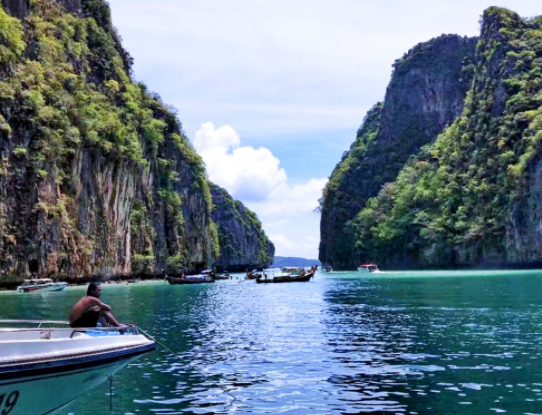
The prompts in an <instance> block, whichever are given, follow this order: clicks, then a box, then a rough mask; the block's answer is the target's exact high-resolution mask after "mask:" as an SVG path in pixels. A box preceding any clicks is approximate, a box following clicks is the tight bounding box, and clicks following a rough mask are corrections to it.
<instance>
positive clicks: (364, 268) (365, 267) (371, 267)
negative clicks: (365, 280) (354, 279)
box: [358, 264, 378, 272]
mask: <svg viewBox="0 0 542 415" xmlns="http://www.w3.org/2000/svg"><path fill="white" fill-rule="evenodd" d="M358 271H361V272H375V271H378V266H377V265H376V264H361V265H360V266H359V267H358Z"/></svg>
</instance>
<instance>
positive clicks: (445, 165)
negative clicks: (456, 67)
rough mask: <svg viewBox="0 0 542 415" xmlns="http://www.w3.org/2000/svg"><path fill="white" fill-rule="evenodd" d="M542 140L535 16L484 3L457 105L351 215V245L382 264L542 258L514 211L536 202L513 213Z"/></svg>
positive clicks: (539, 22) (541, 49) (541, 37)
mask: <svg viewBox="0 0 542 415" xmlns="http://www.w3.org/2000/svg"><path fill="white" fill-rule="evenodd" d="M541 141H542V18H535V19H530V20H524V19H521V18H520V17H519V16H518V15H517V14H515V13H513V12H511V11H508V10H505V9H501V8H496V7H492V8H489V9H488V10H486V11H485V13H484V18H483V25H482V34H481V38H480V40H479V41H478V44H477V47H476V61H475V68H474V79H473V82H472V84H471V87H470V89H469V91H468V94H467V96H466V99H465V108H464V111H463V113H462V114H461V116H460V117H458V118H457V119H456V120H455V122H454V123H453V124H452V125H451V126H450V127H448V128H447V129H446V130H445V131H444V132H443V133H442V134H441V135H440V136H439V137H438V139H437V140H436V142H435V143H434V144H432V145H428V146H427V147H425V148H424V149H423V151H421V152H420V153H419V154H418V155H417V156H416V157H413V158H412V159H411V160H410V161H409V163H408V164H407V166H406V167H405V168H404V169H403V170H402V171H401V173H400V174H399V176H398V178H397V180H396V181H395V182H393V183H389V184H387V185H386V186H385V187H384V188H383V189H382V190H381V191H380V193H379V195H378V197H376V198H373V199H371V200H370V201H369V202H368V203H367V204H366V207H365V208H364V209H363V210H362V211H361V212H360V213H359V214H358V216H357V218H356V221H355V222H356V229H357V239H358V248H359V250H360V251H361V252H364V253H366V254H367V255H369V256H371V257H372V258H377V259H378V260H379V261H380V262H381V263H383V264H384V263H387V264H390V265H391V264H395V265H396V264H400V263H403V264H409V265H418V266H457V265H474V264H479V263H486V264H488V263H489V264H491V263H494V264H505V263H520V262H526V261H527V262H540V261H541V260H542V256H540V249H534V250H533V249H532V248H531V251H530V252H529V253H526V252H521V249H518V248H519V247H518V244H520V242H521V241H518V239H521V238H523V237H525V234H526V233H529V230H527V229H522V228H520V229H517V223H516V222H517V221H516V220H514V216H520V217H525V216H527V217H528V216H532V211H530V210H529V209H537V207H536V206H526V209H527V210H526V211H524V212H522V213H518V212H517V210H518V209H521V206H522V201H524V200H525V199H526V198H528V197H529V196H530V193H531V190H532V189H531V187H532V186H531V185H532V182H533V180H536V176H538V175H539V172H538V170H539V163H540V154H541V151H540V150H541ZM524 210H525V209H524ZM523 222H524V223H523V226H526V224H525V220H523ZM531 225H532V226H533V230H534V228H536V225H537V223H532V224H531ZM527 226H528V225H527ZM522 235H523V236H522ZM538 246H540V243H539V242H538ZM533 251H534V252H533Z"/></svg>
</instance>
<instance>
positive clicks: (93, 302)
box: [89, 297, 112, 311]
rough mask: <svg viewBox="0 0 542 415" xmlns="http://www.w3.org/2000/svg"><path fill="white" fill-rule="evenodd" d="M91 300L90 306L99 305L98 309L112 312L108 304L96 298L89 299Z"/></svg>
mask: <svg viewBox="0 0 542 415" xmlns="http://www.w3.org/2000/svg"><path fill="white" fill-rule="evenodd" d="M89 299H90V301H89V304H90V305H97V306H98V307H100V310H103V311H111V310H112V308H111V307H110V306H108V305H107V304H106V303H103V302H101V301H100V300H98V299H97V298H96V297H89Z"/></svg>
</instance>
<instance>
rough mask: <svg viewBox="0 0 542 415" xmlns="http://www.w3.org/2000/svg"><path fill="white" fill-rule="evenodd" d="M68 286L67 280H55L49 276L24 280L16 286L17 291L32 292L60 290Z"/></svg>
mask: <svg viewBox="0 0 542 415" xmlns="http://www.w3.org/2000/svg"><path fill="white" fill-rule="evenodd" d="M67 286H68V283H67V282H55V281H53V280H52V279H50V278H37V279H36V278H35V279H32V280H24V282H23V283H22V284H21V285H20V286H19V287H17V292H20V293H34V292H40V293H45V292H51V291H62V290H63V289H64V288H66V287H67Z"/></svg>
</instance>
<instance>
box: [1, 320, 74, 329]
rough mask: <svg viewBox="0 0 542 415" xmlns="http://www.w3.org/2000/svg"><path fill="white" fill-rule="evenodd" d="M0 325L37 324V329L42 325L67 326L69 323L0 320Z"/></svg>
mask: <svg viewBox="0 0 542 415" xmlns="http://www.w3.org/2000/svg"><path fill="white" fill-rule="evenodd" d="M0 324H37V325H38V327H37V328H38V329H39V328H40V327H41V325H42V324H57V325H61V326H69V325H70V323H69V322H67V321H57V320H0Z"/></svg>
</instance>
